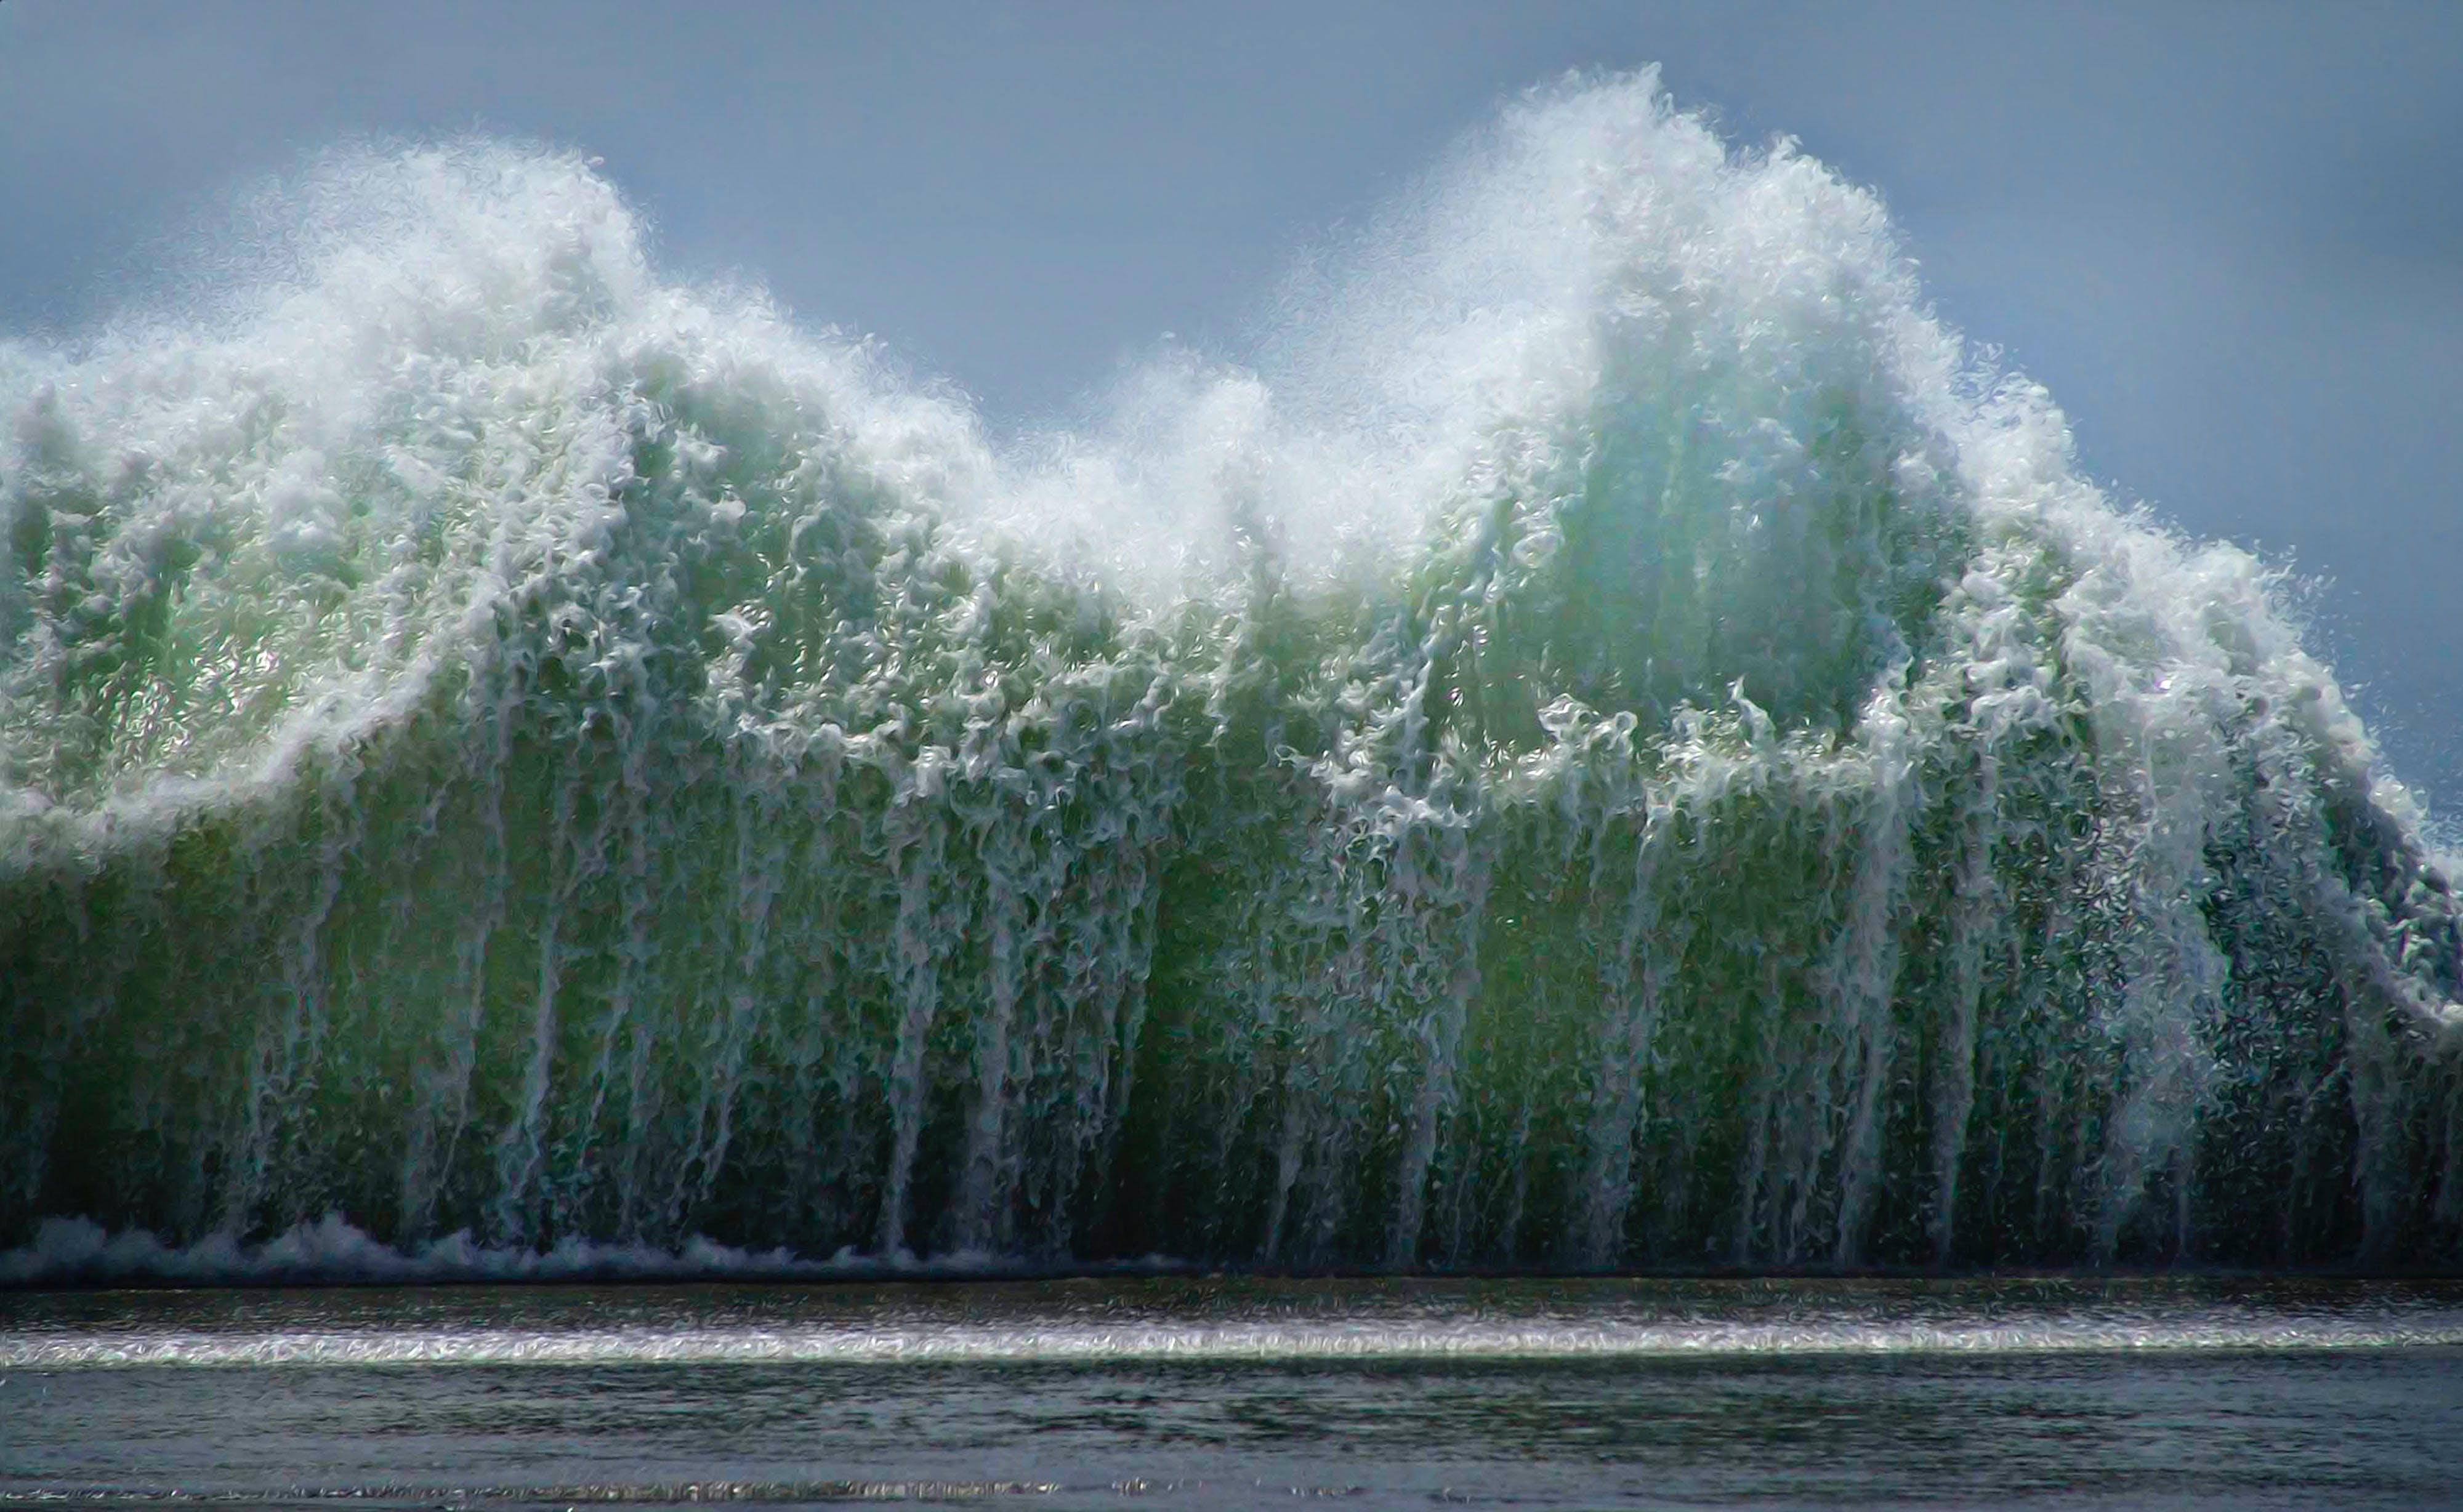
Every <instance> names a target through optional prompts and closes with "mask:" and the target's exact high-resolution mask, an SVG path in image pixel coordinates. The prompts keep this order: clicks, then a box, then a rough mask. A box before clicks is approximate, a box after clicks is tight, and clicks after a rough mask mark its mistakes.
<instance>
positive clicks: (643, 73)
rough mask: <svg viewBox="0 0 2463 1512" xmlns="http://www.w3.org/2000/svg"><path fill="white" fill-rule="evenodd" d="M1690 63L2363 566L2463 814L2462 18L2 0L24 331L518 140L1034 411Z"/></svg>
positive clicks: (2446, 796)
mask: <svg viewBox="0 0 2463 1512" xmlns="http://www.w3.org/2000/svg"><path fill="white" fill-rule="evenodd" d="M1652 60H1656V61H1658V62H1660V63H1661V64H1663V65H1664V68H1665V78H1666V82H1667V85H1668V87H1669V88H1670V89H1671V90H1672V91H1673V93H1674V94H1675V95H1676V97H1678V99H1679V100H1680V101H1681V102H1683V103H1685V104H1687V105H1689V106H1702V107H1708V108H1710V109H1711V110H1712V111H1713V112H1714V113H1715V114H1716V116H1717V117H1718V118H1719V119H1721V120H1722V122H1723V123H1724V125H1725V128H1726V129H1727V131H1728V132H1729V133H1730V134H1731V135H1732V136H1733V137H1735V138H1739V139H1742V140H1753V141H1758V140H1763V139H1765V138H1767V137H1769V136H1770V135H1772V134H1773V133H1776V132H1786V133H1790V134H1792V135H1794V136H1796V137H1798V138H1799V139H1800V140H1802V141H1803V142H1804V144H1805V146H1806V148H1807V150H1809V151H1811V152H1812V153H1814V154H1815V155H1816V156H1819V157H1820V158H1822V159H1824V160H1825V161H1827V162H1831V163H1833V164H1834V165H1836V166H1837V167H1839V168H1840V169H1841V170H1842V171H1843V172H1844V173H1845V174H1846V175H1847V176H1848V177H1850V178H1852V179H1854V180H1856V181H1857V182H1860V183H1863V184H1869V185H1871V186H1873V187H1875V188H1877V189H1879V190H1880V191H1881V193H1882V194H1883V195H1884V197H1885V199H1886V200H1887V201H1888V203H1889V205H1890V206H1891V208H1892V210H1893V212H1894V214H1895V216H1896V218H1897V220H1898V222H1899V224H1900V226H1901V227H1902V229H1903V231H1904V234H1905V237H1906V241H1907V246H1908V248H1909V249H1910V250H1911V251H1912V252H1913V254H1914V255H1915V256H1916V257H1917V258H1918V259H1919V260H1920V261H1921V262H1922V264H1923V265H1924V268H1925V272H1926V278H1927V282H1928V285H1929V289H1930V291H1931V293H1932V295H1933V297H1934V299H1935V301H1936V302H1937V304H1938V306H1939V308H1940V310H1941V312H1942V313H1944V314H1945V315H1946V316H1947V317H1948V318H1949V319H1950V320H1951V321H1952V322H1953V323H1954V324H1956V325H1958V326H1959V327H1961V328H1962V329H1964V330H1965V331H1966V332H1967V333H1968V334H1969V335H1971V336H1973V337H1974V338H1976V339H1978V340H1983V341H1991V342H1996V343H1999V344H2000V345H2002V346H2003V347H2005V348H2006V349H2007V350H2008V353H2009V356H2010V358H2011V360H2012V361H2013V362H2015V363H2016V365H2017V366H2019V367H2021V368H2023V369H2024V370H2025V371H2027V372H2028V373H2030V374H2032V375H2033V376H2035V377H2037V378H2040V379H2042V380H2043V381H2044V382H2045V383H2046V384H2047V385H2048V386H2050V387H2051V389H2052V391H2053V393H2054V394H2055V396H2056V397H2057V398H2058V399H2059V400H2060V403H2061V404H2062V405H2063V407H2064V408H2065V409H2066V410H2067V411H2068V413H2069V415H2070V416H2071V418H2072V420H2073V421H2074V422H2075V423H2076V426H2077V430H2078V435H2079V442H2080V449H2081V455H2082V460H2083V462H2084V464H2085V465H2086V467H2087V469H2088V470H2089V471H2090V472H2091V473H2092V474H2093V475H2095V476H2096V477H2097V478H2099V479H2103V480H2108V481H2113V482H2116V483H2117V484H2118V486H2119V490H2120V491H2121V492H2122V493H2123V494H2124V495H2125V496H2127V497H2131V498H2139V499H2145V500H2147V501H2148V502H2149V503H2151V504H2152V505H2154V506H2155V507H2156V508H2157V509H2158V510H2159V511H2160V512H2162V513H2163V514H2165V515H2167V516H2169V518H2171V519H2172V520H2174V521H2176V522H2177V523H2179V524H2180V525H2182V526H2183V527H2185V528H2187V529H2190V530H2192V531H2194V532H2196V533H2199V534H2205V535H2225V536H2230V537H2233V538H2234V539H2237V540H2240V541H2242V542H2244V543H2246V544H2250V545H2254V546H2256V547H2259V548H2261V549H2262V550H2264V551H2267V552H2268V553H2269V554H2270V555H2272V556H2275V557H2278V559H2279V558H2280V557H2282V556H2283V555H2284V553H2287V552H2288V553H2290V554H2291V555H2292V557H2293V559H2294V560H2295V561H2296V563H2297V565H2298V566H2300V568H2301V569H2302V570H2304V571H2307V572H2320V573H2324V574H2327V575H2329V576H2330V577H2331V578H2332V579H2333V585H2332V586H2331V587H2330V589H2329V590H2328V591H2327V592H2326V593H2325V594H2323V595H2322V597H2321V600H2320V606H2319V607H2320V614H2321V626H2320V629H2321V635H2320V637H2319V649H2321V650H2322V651H2324V652H2326V653H2327V654H2328V655H2330V656H2331V657H2332V659H2334V660H2335V662H2336V664H2337V666H2338V669H2339V670H2340V671H2341V672H2342V673H2343V676H2344V678H2345V680H2346V681H2347V683H2358V684H2361V692H2360V698H2359V702H2360V703H2361V706H2362V707H2363V709H2364V710H2365V712H2366V713H2367V714H2368V715H2369V716H2370V717H2371V721H2372V724H2375V725H2376V726H2377V727H2378V728H2379V730H2380V733H2381V737H2382V739H2383V740H2384V742H2385V744H2386V745H2387V747H2388V749H2389V750H2390V751H2391V753H2392V755H2393V757H2394V759H2395V765H2396V768H2397V770H2398V771H2399V772H2400V773H2401V774H2402V775H2403V776H2404V777H2405V778H2406V779H2407V780H2408V781H2410V782H2411V783H2412V784H2413V785H2414V786H2415V787H2418V788H2422V789H2424V790H2425V791H2427V792H2428V793H2429V794H2430V796H2431V798H2432V801H2433V802H2434V804H2435V806H2436V808H2437V809H2438V810H2441V811H2442V812H2445V813H2448V814H2455V813H2463V634H2459V633H2458V630H2459V629H2463V383H2458V379H2459V378H2463V373H2458V368H2463V6H2457V5H2431V4H2399V5H2388V6H2384V7H2378V8H2368V7H2362V6H2355V5H2338V6H2333V7H2328V6H2321V5H2310V4H2283V5H2268V4H2261V3H2255V0H2243V3H2236V4H2214V5H2190V4H2183V5H2171V6H2163V5H2131V6H2112V7H2091V6H2081V5H2064V6H2059V7H2003V6H1974V5H1967V4H1946V5H1905V6H1865V5H1854V6H1850V5H1834V6H1821V7H1815V6H1798V5H1781V4H1761V5H1755V4H1734V3H1731V4H1717V5H1711V4H1703V5H1688V4H1621V5H1608V4H1599V5H1565V4H1546V3H1541V0H1515V3H1512V4H1499V3H1494V0H1488V3H1453V0H1417V3H1412V4H1351V5H1343V4H1331V3H1327V0H1319V3H1316V4H1304V5H1303V4H1283V3H1280V0H1272V3H1268V0H1247V3H1243V4H1241V5H1237V6H1228V5H1227V6H1216V7H1212V8H1208V9H1205V10H1200V9H1196V8H1184V7H1167V6H1163V5H1118V6H1114V5H1069V6H1059V5H1052V6H1037V7H1027V6H1015V7H995V6H992V5H989V4H986V5H948V4H938V3H925V0H900V3H898V4H894V5H887V4H884V5H867V6H856V5H845V6H832V5H820V4H801V5H793V4H781V5H753V4H745V5H734V6H712V7H708V8H702V7H686V6H679V5H674V4H649V5H643V4H629V3H620V0H578V3H563V0H558V3H534V4H524V5H509V4H502V3H494V0H490V3H472V4H452V3H446V4H431V5H418V4H410V3H395V4H386V5H376V4H344V3H339V0H334V3H325V4H315V5H308V4H285V3H280V0H245V3H239V4H222V3H207V0H184V3H180V4H176V5H174V4H162V5H138V4H114V3H108V0H74V3H72V0H0V330H6V331H19V332H22V331H25V330H29V329H33V328H39V327H52V328H57V327H60V326H63V325H73V324H75V323H76V322H77V321H79V320H80V319H83V318H85V317H87V316H90V315H91V314H93V313H96V312H98V311H101V310H105V309H108V308H109V307H110V306H111V304H112V303H113V302H114V298H115V295H114V291H115V289H120V288H124V287H126V286H127V285H128V284H129V283H131V282H139V283H142V282H144V281H146V280H149V279H151V278H152V277H154V276H155V270H154V268H153V266H152V265H153V263H154V262H157V261H164V260H173V259H176V258H177V257H178V256H179V255H180V253H179V252H178V250H177V247H178V244H177V242H176V240H168V239H166V238H172V237H175V236H176V233H177V231H178V229H179V227H182V226H183V225H185V224H188V223H190V222H192V221H193V220H194V219H195V218H196V217H197V216H198V214H199V213H200V212H201V211H203V210H206V209H207V208H209V207H210V205H212V204H213V202H214V199H215V197H216V196H217V195H218V194H219V193H221V192H222V191H223V190H225V189H226V188H227V187H229V185H230V184H232V183H233V181H234V180H236V179H238V178H241V177H244V176H249V175H254V174H261V173H263V172H266V171H268V170H277V169H281V168H284V167H286V166H289V165H291V164H292V163H294V162H296V161H297V159H298V157H299V156H300V155H301V154H302V153H305V152H309V151H313V150H315V149H316V148H317V147H320V146H323V145H327V144H329V143H331V142H333V141H335V140H338V139H341V138H344V137H348V136H365V135H371V134H373V135H380V136H383V135H398V134H412V135H437V134H449V133H455V132H460V131H464V130H468V129H470V128H473V127H476V128H480V129H484V130H488V131H491V132H496V133H501V134H507V135H513V136H525V137H534V138H541V139H545V140H551V141H555V142H558V143H562V144H566V145H571V146H575V147H579V148H583V149H586V150H587V151H589V152H591V153H594V154H597V155H599V156H602V157H603V158H604V159H605V160H606V168H607V171H608V172H609V173H610V174H611V175H612V176H614V178H615V179H616V180H617V181H618V182H619V183H620V184H622V185H623V186H624V188H625V189H626V191H627V192H628V193H629V194H630V195H631V196H632V197H633V198H634V200H635V201H636V202H637V204H639V205H641V206H642V207H643V208H644V209H645V210H646V211H648V212H649V214H650V215H651V216H652V217H653V219H654V220H655V221H656V223H657V224H658V226H659V227H660V247H661V250H662V254H663V256H664V257H665V260H666V262H667V263H668V265H669V266H670V267H671V268H673V269H675V270H678V271H681V272H684V273H687V274H693V273H708V272H716V271H723V270H742V271H744V272H746V273H748V274H751V275H752V276H754V277H757V278H759V279H760V280H762V281H763V282H765V283H767V284H768V285H769V287H770V288H771V289H772V290H773V291H774V292H776V294H777V295H778V296H779V297H780V299H781V300H782V301H783V302H784V303H785V304H786V305H788V306H789V307H790V308H791V309H793V310H794V311H795V312H796V313H797V315H798V316H799V317H800V318H802V319H804V320H807V321H809V322H811V323H813V324H816V325H818V324H836V325H839V326H843V327H846V328H849V329H853V330H859V331H864V332H871V333H875V334H878V335H881V336H883V338H884V339H885V340H886V341H887V342H888V343H889V344H890V346H891V347H892V348H893V349H894V350H896V351H897V352H899V353H901V354H903V355H904V356H905V358H906V359H907V360H908V361H910V362H911V363H912V364H914V365H915V366H916V367H918V368H919V369H922V370H924V371H926V372H930V373H935V374H939V375H942V376H946V377H947V378H950V379H952V380H954V381H955V382H957V383H958V384H959V385H961V386H962V387H964V388H966V389H968V390H969V391H970V392H972V393H974V394H976V395H978V396H980V398H981V400H982V401H983V403H984V405H985V407H986V409H987V411H988V412H989V413H990V414H991V416H992V419H993V420H994V421H995V423H998V422H1001V421H1013V420H1019V419H1025V418H1030V417H1034V416H1036V415H1038V414H1041V413H1044V412H1048V411H1052V410H1056V409H1062V408H1065V407H1067V406H1068V404H1069V403H1070V401H1071V400H1072V398H1073V396H1075V395H1077V394H1079V393H1080V392H1082V391H1083V390H1085V389H1088V388H1090V387H1094V386H1098V385H1101V383H1102V382H1103V381H1104V380H1105V379H1106V378H1107V377H1108V376H1109V375H1110V373H1111V372H1112V371H1113V370H1114V368H1115V366H1116V365H1117V364H1118V363H1119V362H1120V361H1121V360H1122V359H1123V357H1124V356H1131V355H1134V354H1136V353H1138V352H1141V351H1144V350H1147V349H1149V348H1150V347H1151V346H1152V344H1153V343H1154V342H1155V340H1156V339H1157V338H1158V337H1159V336H1160V335H1161V334H1162V333H1164V332H1166V331H1172V332H1177V333H1179V334H1180V335H1182V337H1184V338H1185V339H1189V340H1192V341H1195V342H1198V343H1200V344H1226V343H1229V342H1230V341H1231V339H1232V338H1233V337H1234V336H1235V335H1236V334H1237V332H1238V331H1239V329H1240V327H1241V323H1242V320H1243V317H1244V316H1245V315H1246V313H1248V312H1249V311H1251V310H1252V309H1253V308H1254V307H1255V306H1256V305H1257V303H1258V301H1259V300H1260V299H1261V297H1262V296H1263V295H1264V294H1265V293H1266V292H1268V290H1269V289H1270V287H1271V285H1272V284H1273V283H1274V282H1275V279H1276V278H1277V276H1278V275H1279V273H1280V272H1281V271H1282V270H1283V269H1284V267H1285V265H1286V263H1287V261H1288V259H1289V258H1290V257H1291V255H1292V254H1293V252H1294V251H1295V250H1296V249H1298V248H1303V247H1305V246H1306V245H1308V243H1309V242H1310V241H1311V240H1312V239H1313V238H1315V237H1317V236H1319V235H1320V234H1321V233H1322V232H1323V231H1324V230H1325V229H1326V228H1327V227H1330V226H1333V225H1334V224H1336V223H1338V222H1340V221H1342V220H1344V219H1346V218H1351V219H1357V218H1359V217H1361V216H1362V215H1364V214H1365V213H1366V212H1368V211H1369V210H1370V209H1372V208H1373V207H1374V205H1376V203H1377V202H1378V201H1379V199H1380V198H1381V197H1383V196H1384V195H1386V194H1388V193H1391V192H1392V191H1394V190H1395V189H1397V188H1398V187H1400V186H1401V185H1402V184H1404V183H1405V182H1406V180H1407V179H1408V178H1409V177H1410V176H1411V175H1412V174H1413V173H1415V172H1417V171H1418V170H1419V169H1421V168H1423V167H1425V166H1427V165H1428V163H1429V162H1430V161H1431V159H1432V158H1433V157H1434V156H1435V155H1436V154H1438V153H1439V152H1441V151H1442V150H1443V149H1444V148H1445V147H1446V145H1447V144H1448V142H1449V140H1451V139H1452V138H1453V137H1454V136H1455V135H1456V134H1458V133H1459V132H1461V131H1462V130H1464V129H1466V128H1467V127H1470V126H1471V125H1473V124H1475V123H1476V122H1477V121H1479V120H1480V119H1482V118H1483V117H1484V116H1485V115H1486V114H1487V113H1488V112H1489V111H1490V109H1491V108H1492V107H1493V104H1494V102H1495V101H1496V100H1497V99H1498V98H1499V97H1502V96H1504V95H1506V94H1509V93H1511V92H1513V91H1515V90H1518V89H1521V88H1523V87H1525V86H1528V85H1530V84H1533V83H1536V82H1538V81H1540V80H1542V79H1545V78H1548V77H1551V76H1555V75H1558V74H1559V73H1562V72H1563V71H1564V70H1566V69H1568V68H1575V67H1583V68H1603V69H1616V68H1626V67H1631V66H1634V65H1636V64H1640V63H1643V62H1646V61H1652Z"/></svg>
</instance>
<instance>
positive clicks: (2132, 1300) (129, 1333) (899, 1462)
mask: <svg viewBox="0 0 2463 1512" xmlns="http://www.w3.org/2000/svg"><path fill="white" fill-rule="evenodd" d="M0 1376H5V1379H0V1504H18V1503H25V1502H46V1503H49V1502H57V1501H64V1500H65V1501H77V1502H95V1501H157V1500H166V1499H172V1498H181V1499H189V1498H196V1499H218V1500H221V1501H233V1502H244V1503H251V1504H262V1503H284V1502H304V1501H325V1500H332V1499H338V1498H348V1499H350V1500H352V1501H355V1502H358V1503H359V1504H363V1505H364V1504H373V1505H400V1506H434V1505H453V1504H460V1503H484V1504H488V1505H491V1506H493V1505H505V1506H529V1505H541V1506H544V1505H557V1506H562V1505H571V1504H576V1503H579V1502H583V1501H599V1502H606V1501H625V1502H632V1503H636V1504H653V1505H656V1504H669V1503H688V1502H693V1501H712V1500H736V1501H754V1502H768V1503H780V1504H797V1503H825V1502H832V1501H848V1500H876V1499H884V1498H886V1499H923V1500H948V1499H975V1498H991V1499H995V1500H1000V1501H1010V1500H1025V1501H1034V1502H1035V1503H1036V1504H1041V1505H1058V1506H1091V1505H1126V1504H1129V1503H1131V1502H1133V1501H1135V1502H1152V1503H1155V1504H1158V1505H1163V1506H1170V1507H1187V1508H1203V1507H1217V1506H1248V1505H1256V1504H1261V1503H1273V1504H1276V1505H1282V1504H1287V1503H1289V1502H1290V1501H1291V1500H1292V1499H1293V1497H1294V1496H1295V1495H1296V1494H1297V1495H1314V1494H1341V1495H1344V1496H1346V1497H1347V1498H1348V1499H1349V1500H1350V1504H1354V1505H1432V1504H1440V1503H1444V1502H1470V1503H1481V1504H1490V1505H1515V1506H1685V1505H1737V1504H1743V1505H1757V1506H1758V1505H1779V1506H1799V1505H1800V1506H1826V1505H1837V1504H1859V1505H1902V1504H1918V1503H1921V1504H1925V1505H1931V1506H1942V1505H1948V1506H1998V1505H2010V1504H2041V1505H2049V1506H2082V1505H2110V1506H2140V1505H2160V1506H2181V1507H2238V1506H2249V1505H2282V1506H2294V1505H2303V1506H2305V1505H2319V1504H2331V1505H2339V1506H2386V1507H2420V1506H2447V1505H2463V1284H2458V1283H2409V1284H2394V1283H2352V1282H2303V1283H2283V1282H2268V1283H2257V1282H2245V1281H2227V1280H2212V1279H2204V1280H2195V1281H2184V1280H2173V1279H2159V1280H2143V1279H2142V1280H2123V1281H2093V1282H2079V1281H2065V1280H2044V1281H2013V1280H2006V1279H2004V1280H1994V1281H1962V1282H1906V1281H1889V1282H1844V1281H1836V1282H1834V1281H1787V1282H1767V1281H1737V1282H1667V1281H1595V1282H1529V1281H1516V1282H1398V1281H1380V1282H1323V1281H1315V1282H1260V1281H1219V1280H1196V1279H1188V1278H1176V1279H1156V1280H1135V1281H1123V1280H1120V1279H1107V1280H1102V1281H1063V1282H1035V1283H1012V1284H937V1285H870V1286H760V1287H746V1286H684V1287H659V1288H649V1287H622V1288H619V1287H553V1288H552V1287H503V1286H499V1287H477V1286H472V1287H433V1288H360V1289H328V1290H298V1291H266V1290H214V1291H147V1292H75V1293H34V1292H19V1293H14V1294H0Z"/></svg>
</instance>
